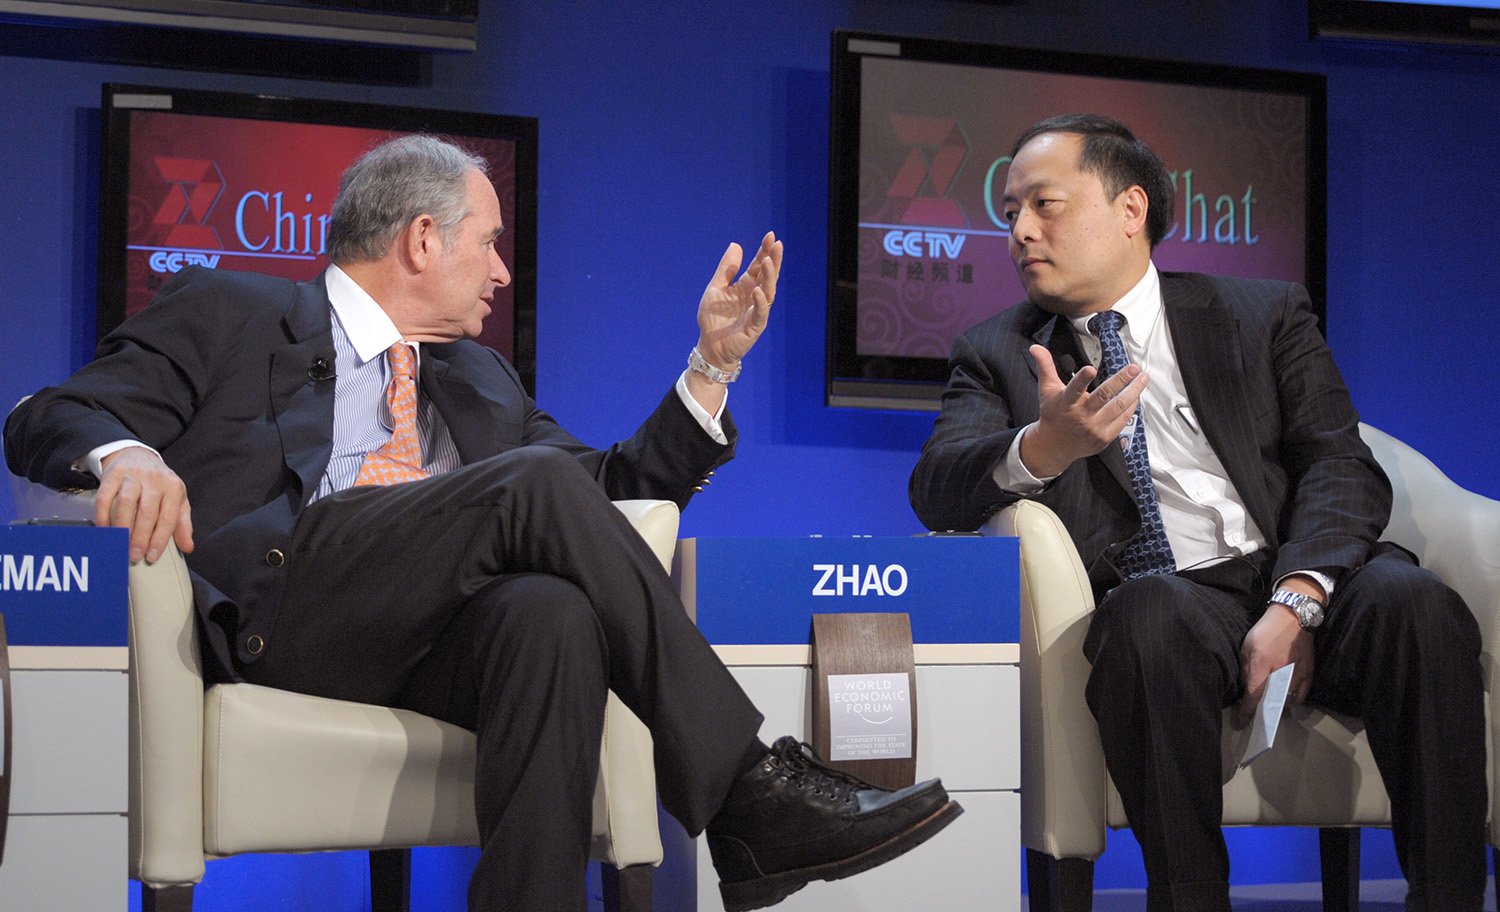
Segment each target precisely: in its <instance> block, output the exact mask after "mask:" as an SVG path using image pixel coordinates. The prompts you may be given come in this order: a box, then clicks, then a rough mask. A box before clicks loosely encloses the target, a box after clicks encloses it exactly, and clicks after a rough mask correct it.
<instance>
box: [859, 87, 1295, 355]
mask: <svg viewBox="0 0 1500 912" xmlns="http://www.w3.org/2000/svg"><path fill="white" fill-rule="evenodd" d="M862 66H863V72H862V79H861V94H860V137H859V148H860V188H859V255H858V292H857V295H858V301H859V305H858V329H857V332H856V349H857V353H858V354H859V355H862V356H888V355H890V356H899V357H913V358H946V357H947V356H948V351H949V348H950V347H951V345H952V342H953V339H954V337H955V336H957V335H959V334H960V333H962V332H963V331H964V330H966V329H968V328H969V327H971V326H973V325H975V324H976V323H979V322H981V321H982V320H984V319H986V318H988V317H990V316H993V315H994V314H996V313H998V312H1000V311H1001V310H1003V309H1005V308H1007V307H1009V306H1011V305H1013V304H1016V303H1017V302H1019V301H1021V300H1022V299H1023V298H1024V297H1025V292H1024V291H1023V290H1022V288H1021V284H1020V281H1019V280H1018V279H1017V278H1016V273H1015V269H1014V267H1013V266H1012V264H1011V260H1010V255H1009V253H1008V251H1007V244H1008V241H1009V237H1008V232H1007V230H1006V226H1005V225H1004V224H1003V222H1002V220H1001V210H1002V205H1001V198H1002V197H1003V195H1004V187H1005V178H1006V167H1007V165H1008V164H1009V161H1010V159H1009V152H1010V147H1011V144H1012V143H1013V142H1014V141H1015V138H1016V137H1017V136H1018V135H1020V133H1021V132H1022V131H1023V130H1025V129H1026V128H1027V127H1028V126H1030V125H1031V124H1033V123H1035V122H1037V121H1039V120H1041V119H1043V118H1045V117H1050V116H1053V115H1056V114H1065V113H1071V112H1091V113H1101V114H1108V115H1110V116H1113V117H1116V118H1118V119H1120V120H1122V121H1124V122H1125V123H1126V124H1128V125H1129V126H1130V127H1131V128H1132V129H1133V130H1134V131H1135V133H1136V135H1137V136H1139V137H1140V139H1141V140H1142V141H1143V142H1145V143H1146V144H1147V145H1148V146H1150V147H1151V148H1152V149H1154V150H1155V151H1156V152H1157V154H1158V155H1160V156H1161V157H1162V160H1163V161H1164V162H1165V163H1166V165H1167V168H1168V170H1169V171H1171V172H1172V174H1173V177H1174V180H1175V181H1176V189H1177V200H1176V203H1175V205H1174V207H1173V212H1172V225H1171V228H1170V229H1169V233H1168V234H1167V236H1166V238H1165V239H1164V240H1163V241H1162V242H1161V244H1160V245H1159V246H1158V247H1157V248H1156V251H1155V253H1154V255H1153V258H1154V260H1155V262H1156V264H1157V266H1158V267H1159V268H1161V269H1166V270H1192V271H1199V272H1216V273H1228V274H1232V275H1244V276H1259V277H1266V278H1279V279H1287V280H1291V281H1297V282H1305V281H1306V280H1307V277H1306V276H1305V275H1304V273H1305V271H1306V256H1307V242H1308V238H1307V230H1306V225H1305V219H1306V206H1307V190H1306V181H1307V168H1308V163H1307V160H1306V156H1307V152H1306V150H1307V140H1308V137H1307V135H1306V132H1307V127H1306V124H1307V122H1308V112H1307V105H1308V101H1307V98H1306V97H1303V96H1299V95H1295V94H1288V93H1279V92H1272V91H1255V90H1249V89H1232V90H1231V89H1220V88H1208V87H1203V86H1196V85H1179V84H1165V83H1156V82H1149V81H1144V80H1123V79H1116V78H1108V79H1106V78H1100V77H1093V76H1080V75H1069V74H1062V73H1040V72H1030V71H1022V70H1007V69H994V68H988V67H978V66H965V65H958V64H946V63H933V62H926V61H915V60H888V59H882V58H879V57H866V58H865V59H864V60H863V61H862Z"/></svg>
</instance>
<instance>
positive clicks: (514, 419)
mask: <svg viewBox="0 0 1500 912" xmlns="http://www.w3.org/2000/svg"><path fill="white" fill-rule="evenodd" d="M332 333H333V329H332V319H331V312H330V305H329V302H328V294H327V292H326V290H325V289H324V285H323V279H322V277H321V276H320V277H318V278H317V279H315V280H313V281H311V282H308V283H305V284H294V283H292V282H289V281H286V280H284V279H275V278H270V277H267V276H261V275H254V274H250V273H234V272H228V271H211V270H202V269H197V268H190V269H185V270H183V271H182V272H181V273H179V274H178V275H177V276H176V277H174V278H173V279H172V280H171V281H170V282H168V283H167V284H166V286H165V287H163V289H162V291H161V294H160V295H159V296H158V297H157V299H156V301H155V302H153V303H152V305H151V306H150V307H148V308H147V309H146V310H144V311H143V312H141V313H140V314H138V315H136V316H135V317H132V318H131V319H129V320H127V321H126V322H125V323H124V324H122V325H121V326H120V327H119V328H118V329H117V330H115V331H114V332H113V333H111V334H110V335H109V336H108V337H107V338H105V339H104V341H103V342H101V343H100V346H99V351H98V355H97V357H96V359H95V360H94V361H93V362H92V363H90V364H88V365H87V366H85V367H84V368H83V369H82V370H80V371H79V372H78V373H76V374H74V375H73V376H72V377H71V378H69V379H68V380H67V381H66V382H64V383H63V384H61V385H60V386H56V387H51V388H48V389H44V390H42V391H41V392H39V393H37V394H36V395H35V396H33V397H32V398H31V399H29V400H27V401H26V402H25V403H24V404H23V405H21V406H20V407H18V408H17V409H16V410H15V411H14V412H13V413H12V414H11V415H10V417H9V419H8V420H7V421H6V425H5V453H6V459H7V461H8V462H9V465H10V469H11V471H12V472H14V473H16V474H18V475H25V476H26V477H27V478H30V479H31V480H32V481H36V482H40V483H42V484H46V485H49V486H53V487H59V488H66V487H83V488H92V487H95V486H97V485H98V481H97V479H95V478H93V477H92V476H91V475H88V474H82V473H78V472H75V471H73V470H72V469H71V468H70V466H71V464H72V463H73V462H74V461H75V460H78V459H79V458H80V457H82V456H84V455H85V454H86V453H88V452H89V451H90V450H92V449H94V448H95V447H98V446H101V445H103V444H105V443H109V442H111V441H115V440H120V439H125V438H132V439H136V440H140V441H142V442H143V443H146V444H148V445H150V446H152V447H154V448H155V449H157V450H158V451H159V452H160V453H161V454H162V456H163V458H165V459H166V461H167V464H168V465H170V466H171V467H172V469H173V470H174V471H176V472H177V474H178V475H180V476H181V477H182V479H183V481H184V482H185V483H186V485H187V490H188V497H189V499H190V502H191V504H192V510H193V528H194V543H195V549H194V551H193V553H192V554H190V555H188V567H189V569H190V570H191V571H192V577H193V585H194V595H195V599H196V603H197V607H198V610H199V613H200V617H201V619H202V621H203V634H204V642H205V649H204V658H205V660H207V661H209V662H211V663H212V665H213V666H216V667H212V668H210V669H209V672H210V673H211V674H215V673H216V674H217V675H219V676H221V677H233V675H234V672H233V668H234V665H233V663H231V662H230V661H229V659H230V656H231V654H232V653H231V650H232V648H233V647H232V646H231V645H230V644H234V643H237V644H241V645H240V647H239V654H238V658H239V660H240V661H241V662H251V661H254V659H255V656H253V655H250V654H249V653H248V652H246V651H245V649H244V647H243V644H244V643H245V642H246V639H247V637H248V636H250V635H252V634H257V633H258V634H260V635H261V636H267V635H268V634H269V633H270V629H271V626H272V623H273V622H274V620H275V615H276V610H277V608H278V607H279V605H280V603H281V598H282V591H283V587H284V585H285V580H286V575H285V572H284V569H283V568H282V567H281V566H279V565H278V563H279V562H277V561H276V560H275V558H274V557H269V558H268V555H270V552H272V551H273V550H278V549H279V550H283V551H284V550H286V549H287V548H288V546H289V544H290V542H291V538H292V532H293V529H294V528H295V527H296V524H297V518H298V516H299V515H300V513H301V511H302V509H303V507H304V506H305V505H306V503H307V499H308V497H310V496H311V494H312V492H313V491H314V490H316V487H317V484H318V482H319V480H320V479H321V478H322V475H323V471H324V469H325V468H326V466H327V464H328V460H329V457H330V454H331V452H332V445H333V439H332V438H333V391H334V383H335V382H336V381H335V380H333V379H318V378H320V377H327V376H328V375H330V374H331V373H332V370H331V367H329V368H326V369H324V370H319V369H318V368H316V367H315V366H314V362H315V361H316V360H317V359H319V358H321V359H324V361H325V362H326V364H327V365H330V366H331V365H332V364H333V363H334V350H333V335H332ZM422 354H423V357H422V370H421V379H420V384H421V388H422V391H423V395H425V396H428V397H430V398H431V400H432V402H433V404H434V405H435V406H436V408H437V409H438V411H439V413H440V414H441V415H442V416H443V420H444V422H445V423H446V424H447V426H448V429H449V431H450V433H451V434H452V437H453V442H454V444H455V445H456V446H457V449H458V452H459V455H460V457H461V458H462V459H463V461H464V463H466V464H467V463H472V462H475V461H478V460H481V459H484V458H485V457H488V456H493V455H496V454H499V453H504V452H505V451H507V450H511V449H514V448H516V447H521V446H552V447H558V448H561V449H564V450H566V451H568V452H570V453H573V454H575V455H576V456H577V457H578V459H579V461H580V462H582V463H583V464H584V465H585V466H586V467H587V468H588V469H589V470H590V472H591V473H592V474H593V475H594V477H595V478H596V479H598V481H599V483H600V485H601V486H603V488H604V489H605V491H606V493H608V495H609V496H610V497H611V498H612V499H625V498H636V497H646V498H661V499H665V500H672V501H676V502H677V504H678V505H679V506H683V505H686V503H687V501H688V499H689V498H690V497H691V496H692V489H693V487H694V486H695V485H697V484H699V483H700V480H701V479H702V478H703V476H704V475H705V474H706V473H707V472H708V471H709V470H711V469H712V468H713V467H715V466H717V465H719V464H721V463H723V462H725V461H727V460H728V459H729V458H730V456H731V455H732V450H733V447H732V441H733V434H734V431H733V425H732V423H731V422H729V421H728V420H727V414H726V420H725V425H724V427H725V432H726V434H727V435H729V437H730V439H731V445H730V446H727V447H726V446H720V445H719V444H717V443H715V442H714V441H712V440H711V439H710V438H709V437H708V435H707V434H704V433H703V431H702V429H701V428H700V427H699V426H698V424H697V422H696V421H694V420H693V418H692V416H691V414H690V413H689V412H688V410H687V409H686V408H685V407H684V406H683V405H682V403H681V401H680V400H679V399H678V397H677V395H676V393H674V392H669V393H668V394H667V396H666V398H665V399H663V401H662V403H661V405H660V406H659V407H658V408H657V409H656V411H655V412H654V413H653V414H652V415H651V416H650V417H649V418H648V419H647V420H646V422H645V423H644V424H643V425H642V426H641V427H640V429H639V430H638V431H637V432H636V433H635V434H634V436H632V437H631V438H630V439H628V440H625V441H622V442H620V443H618V444H616V445H614V446H613V447H611V448H610V449H608V450H602V451H601V450H595V449H592V448H590V447H587V446H585V445H584V444H582V443H580V442H579V441H578V440H577V438H575V437H573V436H572V435H571V434H569V433H568V432H567V431H565V430H563V429H562V428H561V427H560V426H559V425H558V424H557V422H556V421H554V420H553V419H552V417H551V416H549V415H548V414H547V413H545V412H543V411H541V410H540V409H538V408H537V407H536V403H535V402H534V401H532V399H531V397H530V396H528V395H527V394H526V391H525V389H524V388H523V387H522V385H521V382H520V378H519V377H518V376H517V374H516V371H515V369H514V368H512V367H511V365H510V364H508V363H506V361H505V360H504V359H503V358H501V357H500V356H499V355H498V354H496V353H495V352H494V351H492V350H490V349H488V348H485V347H483V346H480V345H478V344H476V343H474V342H470V341H463V342H454V343H450V344H442V345H438V344H429V345H424V346H423V347H422Z"/></svg>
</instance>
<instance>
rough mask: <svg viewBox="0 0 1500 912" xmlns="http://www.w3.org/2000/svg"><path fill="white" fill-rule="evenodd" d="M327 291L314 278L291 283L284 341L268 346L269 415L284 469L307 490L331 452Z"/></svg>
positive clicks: (331, 367) (330, 347)
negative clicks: (274, 423)
mask: <svg viewBox="0 0 1500 912" xmlns="http://www.w3.org/2000/svg"><path fill="white" fill-rule="evenodd" d="M329 307H330V305H329V303H328V292H327V291H326V290H325V288H324V286H323V278H322V276H319V277H318V278H317V279H315V280H313V281H312V282H307V283H304V284H299V285H296V286H295V288H294V291H293V294H292V299H291V302H290V305H289V306H288V308H287V311H286V314H285V315H284V316H283V317H282V326H283V327H284V329H285V330H286V334H287V339H288V343H289V344H287V345H284V346H281V347H279V348H278V347H273V348H272V350H271V365H270V370H271V413H272V416H273V417H274V419H275V421H276V430H277V432H278V433H279V434H280V436H281V451H282V455H283V458H284V460H285V462H286V467H287V468H288V469H290V470H291V471H292V473H293V474H294V475H296V476H297V478H298V479H300V480H301V482H302V495H301V496H303V497H304V498H305V497H306V495H307V493H308V492H310V491H312V490H313V489H314V488H315V487H316V486H317V484H318V482H319V481H320V480H321V479H322V477H323V473H324V471H326V470H327V468H328V458H329V456H330V455H331V454H332V452H333V388H334V383H335V382H336V381H335V379H334V376H333V374H334V363H335V357H334V350H333V323H332V318H331V317H330V316H329V312H330V311H329Z"/></svg>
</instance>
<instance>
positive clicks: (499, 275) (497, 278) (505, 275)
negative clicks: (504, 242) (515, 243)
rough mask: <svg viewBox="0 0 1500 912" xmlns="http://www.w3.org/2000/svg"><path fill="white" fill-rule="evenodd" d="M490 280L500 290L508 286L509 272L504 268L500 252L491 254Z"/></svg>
mask: <svg viewBox="0 0 1500 912" xmlns="http://www.w3.org/2000/svg"><path fill="white" fill-rule="evenodd" d="M490 280H491V281H492V282H494V283H495V284H496V285H499V286H501V287H502V288H503V287H504V286H506V285H509V284H510V270H509V269H507V268H505V260H503V259H501V258H500V251H498V250H496V251H494V253H493V254H491V262H490Z"/></svg>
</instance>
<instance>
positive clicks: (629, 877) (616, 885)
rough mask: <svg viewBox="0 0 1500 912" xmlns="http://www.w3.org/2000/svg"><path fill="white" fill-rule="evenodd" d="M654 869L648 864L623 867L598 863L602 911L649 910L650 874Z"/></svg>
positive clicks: (643, 911) (644, 911) (630, 911)
mask: <svg viewBox="0 0 1500 912" xmlns="http://www.w3.org/2000/svg"><path fill="white" fill-rule="evenodd" d="M654 870H655V868H654V867H653V866H652V865H648V864H638V865H626V866H625V867H623V868H617V867H615V866H614V865H612V864H600V865H599V874H600V878H599V879H600V881H601V883H602V885H603V887H604V912H651V875H652V872H653V871H654Z"/></svg>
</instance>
